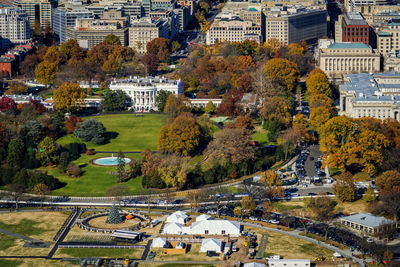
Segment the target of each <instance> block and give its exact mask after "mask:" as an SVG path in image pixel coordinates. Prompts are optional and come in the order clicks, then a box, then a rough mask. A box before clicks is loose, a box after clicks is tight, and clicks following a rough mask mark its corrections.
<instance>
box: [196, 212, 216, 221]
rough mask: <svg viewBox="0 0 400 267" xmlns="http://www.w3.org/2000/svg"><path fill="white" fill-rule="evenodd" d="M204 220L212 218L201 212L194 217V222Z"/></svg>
mask: <svg viewBox="0 0 400 267" xmlns="http://www.w3.org/2000/svg"><path fill="white" fill-rule="evenodd" d="M206 220H212V217H211V216H210V215H207V214H201V215H200V216H197V217H196V222H201V221H206Z"/></svg>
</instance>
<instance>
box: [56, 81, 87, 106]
mask: <svg viewBox="0 0 400 267" xmlns="http://www.w3.org/2000/svg"><path fill="white" fill-rule="evenodd" d="M84 98H85V90H83V89H82V88H81V87H80V86H79V84H77V83H68V82H65V83H63V84H62V85H61V86H60V87H58V88H57V89H56V90H54V93H53V99H54V102H55V104H56V109H66V110H71V109H79V108H80V106H81V105H82V103H83V100H84Z"/></svg>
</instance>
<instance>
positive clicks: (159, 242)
mask: <svg viewBox="0 0 400 267" xmlns="http://www.w3.org/2000/svg"><path fill="white" fill-rule="evenodd" d="M167 244H168V241H167V239H166V238H162V237H156V238H154V239H153V242H152V243H151V247H152V248H163V247H164V246H165V245H167Z"/></svg>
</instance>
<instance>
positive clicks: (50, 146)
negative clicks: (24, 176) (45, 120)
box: [36, 136, 59, 165]
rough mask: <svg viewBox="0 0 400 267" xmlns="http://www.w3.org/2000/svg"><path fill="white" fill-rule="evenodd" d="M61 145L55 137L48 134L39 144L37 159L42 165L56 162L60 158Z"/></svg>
mask: <svg viewBox="0 0 400 267" xmlns="http://www.w3.org/2000/svg"><path fill="white" fill-rule="evenodd" d="M58 152H59V145H58V144H57V142H56V141H54V139H53V138H51V137H48V136H46V137H45V138H44V139H43V140H42V141H41V142H40V143H39V145H38V150H37V151H36V159H37V160H39V161H40V162H41V163H42V165H50V164H55V163H56V162H57V159H58Z"/></svg>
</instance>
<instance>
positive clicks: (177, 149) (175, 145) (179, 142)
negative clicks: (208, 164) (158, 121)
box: [158, 115, 203, 156]
mask: <svg viewBox="0 0 400 267" xmlns="http://www.w3.org/2000/svg"><path fill="white" fill-rule="evenodd" d="M202 138H203V136H202V132H201V129H200V126H199V125H198V123H197V122H196V120H195V119H194V118H193V117H190V116H186V115H180V116H178V117H177V118H176V119H174V121H173V122H172V123H170V124H168V125H166V126H164V127H162V128H161V131H160V133H159V135H158V149H159V150H160V151H163V152H174V153H179V154H182V155H185V156H187V155H192V154H193V153H195V152H196V149H198V148H199V146H200V145H201V142H202Z"/></svg>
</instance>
